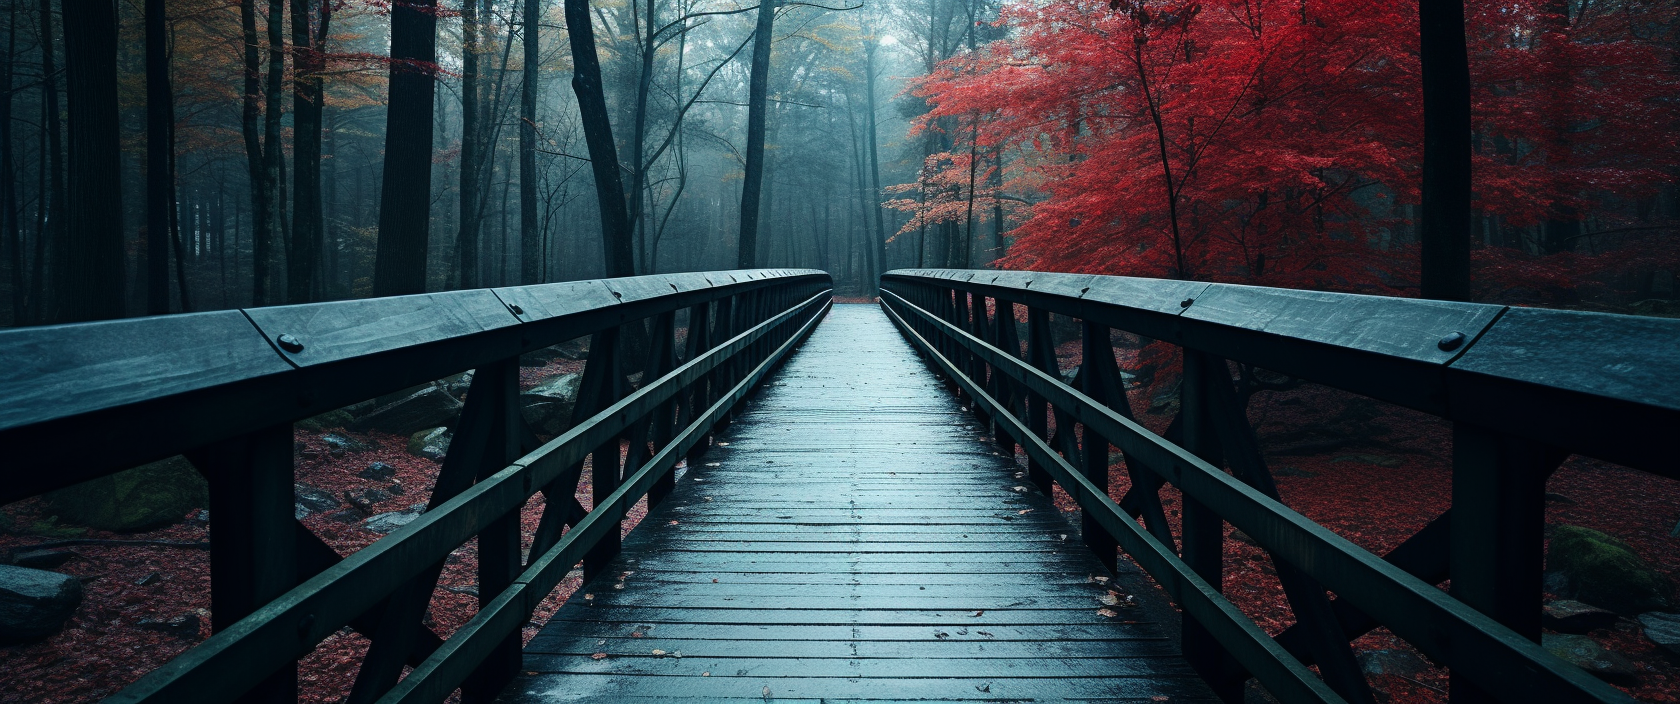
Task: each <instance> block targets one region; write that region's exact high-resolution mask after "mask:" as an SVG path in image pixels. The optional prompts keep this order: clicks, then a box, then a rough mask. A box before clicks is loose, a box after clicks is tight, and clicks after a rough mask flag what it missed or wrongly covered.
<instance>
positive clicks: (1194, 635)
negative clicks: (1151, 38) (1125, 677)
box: [881, 270, 1680, 702]
mask: <svg viewBox="0 0 1680 704" xmlns="http://www.w3.org/2000/svg"><path fill="white" fill-rule="evenodd" d="M881 302H882V305H883V307H884V308H885V309H886V310H887V312H888V315H889V317H891V318H892V319H893V320H894V322H895V323H896V324H898V326H899V327H900V329H901V331H902V332H904V334H905V336H906V337H907V338H908V339H910V341H911V342H912V343H913V344H914V345H915V346H916V347H917V348H918V349H919V350H920V351H921V352H922V353H923V354H924V356H926V357H927V358H928V359H929V362H930V364H932V365H934V366H936V367H937V368H938V369H940V370H941V371H942V372H943V373H944V374H946V375H948V377H949V378H950V380H951V381H953V382H954V383H955V385H956V386H957V387H958V388H959V392H960V393H962V394H963V395H965V396H968V397H970V398H972V400H973V404H974V408H975V410H976V411H977V412H978V413H980V414H981V415H982V416H983V417H985V418H986V419H987V420H988V422H989V423H990V424H991V426H992V430H993V432H994V437H995V438H996V439H997V440H998V441H999V442H1000V443H1002V444H1003V445H1004V447H1005V448H1006V449H1007V450H1008V451H1009V452H1013V451H1014V447H1015V445H1016V444H1017V443H1018V444H1019V445H1020V446H1021V448H1022V449H1023V450H1024V451H1025V453H1026V455H1027V457H1028V458H1029V474H1030V476H1031V477H1032V478H1033V480H1034V481H1035V482H1036V483H1037V484H1038V485H1039V486H1040V487H1042V488H1043V489H1044V490H1046V491H1048V490H1049V488H1050V486H1051V481H1052V480H1053V481H1055V482H1056V483H1059V484H1060V485H1061V486H1062V488H1063V489H1064V490H1066V491H1067V492H1068V493H1069V494H1070V495H1071V496H1072V497H1073V498H1074V499H1075V500H1076V501H1077V502H1078V503H1079V506H1080V507H1081V509H1082V511H1083V521H1084V527H1085V530H1084V531H1083V532H1084V534H1085V540H1086V542H1087V544H1089V545H1091V547H1092V548H1093V549H1094V550H1096V551H1097V552H1098V554H1099V555H1101V556H1103V557H1104V558H1105V559H1107V560H1108V561H1109V564H1110V565H1111V566H1112V565H1113V560H1114V554H1115V545H1116V542H1118V545H1119V546H1120V547H1122V548H1124V549H1125V550H1126V552H1127V554H1129V555H1130V556H1131V557H1132V558H1133V559H1134V560H1136V561H1137V563H1138V564H1139V565H1140V566H1141V567H1143V568H1144V570H1145V571H1147V572H1148V573H1149V574H1151V575H1152V576H1153V577H1155V579H1156V580H1157V581H1158V582H1159V583H1160V584H1161V585H1162V586H1163V587H1164V588H1165V589H1166V591H1167V592H1168V593H1169V594H1171V595H1172V597H1173V599H1174V600H1175V601H1176V602H1177V603H1178V604H1179V606H1180V608H1181V609H1182V612H1183V614H1184V623H1183V643H1184V649H1185V655H1186V656H1187V658H1188V659H1189V660H1190V663H1191V665H1192V666H1193V667H1195V668H1196V670H1197V671H1198V672H1199V673H1200V674H1202V676H1203V677H1204V678H1205V679H1207V680H1208V682H1209V683H1210V684H1211V685H1213V687H1214V688H1215V690H1216V692H1218V693H1219V694H1220V695H1221V696H1222V697H1224V698H1226V699H1227V700H1228V701H1233V700H1240V699H1238V698H1240V691H1241V688H1242V683H1243V682H1244V681H1245V680H1246V679H1247V678H1248V677H1250V676H1253V677H1256V678H1258V679H1259V680H1260V681H1261V682H1262V683H1263V684H1264V685H1265V686H1266V687H1267V688H1268V689H1270V690H1271V691H1272V692H1273V693H1274V694H1276V695H1278V696H1279V697H1281V698H1282V699H1283V700H1284V701H1291V702H1294V701H1332V702H1336V701H1349V702H1370V701H1372V700H1373V697H1372V694H1371V692H1370V689H1369V686H1368V684H1367V682H1366V680H1365V679H1364V676H1363V674H1362V673H1361V671H1360V669H1359V667H1358V665H1357V663H1356V662H1355V660H1354V655H1353V653H1352V650H1351V648H1350V646H1349V642H1350V641H1352V640H1353V639H1356V638H1358V637H1360V636H1361V635H1363V634H1365V633H1367V632H1369V631H1371V630H1372V629H1374V628H1376V627H1378V626H1382V627H1386V628H1387V629H1389V631H1391V632H1392V633H1394V634H1395V635H1396V636H1398V637H1400V638H1402V639H1404V640H1406V641H1408V642H1410V643H1411V644H1412V645H1414V646H1416V647H1417V648H1418V649H1419V650H1420V651H1422V652H1423V653H1424V654H1426V655H1428V656H1429V657H1430V658H1432V659H1434V660H1435V661H1436V662H1439V663H1442V664H1444V665H1446V666H1447V667H1449V668H1450V672H1451V678H1452V679H1451V683H1452V687H1451V690H1452V697H1453V699H1454V700H1455V701H1486V700H1498V701H1512V702H1579V701H1599V702H1612V701H1618V702H1625V701H1631V699H1630V698H1629V697H1627V695H1625V694H1623V693H1622V692H1621V691H1620V690H1617V689H1615V688H1613V687H1611V686H1609V685H1607V684H1605V683H1603V682H1601V681H1599V680H1597V679H1595V678H1593V677H1592V676H1590V675H1589V674H1587V673H1586V672H1584V671H1582V670H1581V669H1579V668H1577V667H1575V666H1573V665H1570V664H1568V663H1566V662H1564V661H1562V660H1561V659H1559V658H1557V657H1556V656H1554V655H1552V654H1551V653H1549V652H1547V651H1546V650H1544V649H1543V648H1541V647H1540V645H1539V644H1538V641H1539V639H1540V633H1541V627H1540V614H1541V599H1542V592H1543V587H1542V579H1543V577H1542V573H1543V569H1544V533H1543V531H1544V519H1545V499H1544V493H1545V481H1546V479H1547V477H1549V476H1550V475H1551V474H1552V472H1553V471H1554V470H1556V469H1557V467H1558V466H1559V465H1560V464H1561V463H1562V462H1563V460H1565V459H1566V458H1567V457H1568V456H1569V455H1570V454H1572V453H1580V454H1583V455H1588V456H1592V457H1597V458H1600V459H1604V460H1607V461H1611V462H1615V463H1619V464H1622V465H1625V466H1628V467H1631V468H1635V469H1639V470H1644V471H1647V472H1652V473H1656V474H1659V475H1662V476H1666V477H1671V478H1680V463H1677V462H1675V461H1674V459H1673V448H1672V439H1671V437H1670V436H1671V433H1665V432H1662V431H1661V430H1660V429H1663V428H1670V429H1672V428H1676V427H1680V374H1677V373H1676V372H1675V370H1676V369H1677V368H1680V365H1677V363H1680V350H1676V348H1675V344H1674V343H1675V341H1676V340H1680V320H1666V319H1654V318H1641V317H1632V316H1617V315H1605V314H1596V313H1581V312H1571V311H1556V310H1539V309H1527V308H1514V307H1504V306H1494V305H1480V304H1470V303H1450V302H1440V301H1422V300H1412V299H1396V298H1383V297H1375V296H1359V295H1347V294H1335V293H1323V292H1314V291H1297V290H1286V289H1270V288H1260V287H1252V286H1236V285H1224V284H1207V283H1197V282H1190V281H1169V280H1153V279H1137V278H1125V277H1108V276H1092V275H1078V274H1046V273H1035V272H1014V271H971V270H898V271H893V272H888V273H887V274H885V275H883V276H882V294H881ZM1017 306H1020V307H1024V308H1025V311H1024V312H1025V315H1026V320H1027V333H1026V339H1025V340H1024V342H1025V345H1024V346H1025V352H1024V354H1023V352H1022V351H1021V350H1022V342H1023V341H1022V340H1020V339H1019V333H1018V332H1017V329H1016V324H1015V321H1016V311H1017V310H1018V309H1017ZM1051 314H1056V315H1059V316H1068V317H1071V318H1076V319H1079V320H1080V321H1081V323H1082V339H1083V342H1082V345H1083V350H1082V352H1083V354H1082V361H1081V366H1080V367H1079V369H1078V370H1077V373H1076V376H1075V377H1074V378H1073V380H1072V382H1071V383H1064V381H1063V379H1062V377H1061V374H1060V373H1059V370H1058V369H1057V366H1056V356H1055V354H1056V353H1055V349H1054V346H1053V340H1052V338H1051V334H1050V318H1049V316H1050V315H1051ZM1111 329H1120V330H1125V331H1129V332H1132V333H1136V334H1138V335H1140V336H1142V337H1145V338H1151V339H1155V340H1161V341H1165V342H1168V343H1173V344H1176V345H1179V346H1181V347H1182V351H1183V355H1184V356H1183V360H1184V364H1183V374H1184V378H1183V382H1182V385H1181V387H1180V411H1179V416H1178V418H1177V419H1176V420H1175V421H1174V423H1173V426H1172V428H1171V429H1170V430H1169V431H1168V435H1170V436H1172V437H1174V438H1175V439H1176V442H1173V441H1168V440H1166V439H1163V438H1162V437H1160V436H1157V435H1155V434H1154V433H1151V432H1150V431H1148V430H1147V429H1145V428H1144V427H1143V426H1141V425H1140V424H1138V423H1137V421H1136V419H1135V417H1134V415H1133V412H1132V407H1131V404H1130V402H1129V401H1128V399H1127V397H1126V391H1125V385H1124V384H1123V383H1122V381H1121V375H1120V370H1119V368H1118V366H1117V364H1116V362H1115V357H1114V354H1113V349H1112V347H1111V345H1110V342H1109V340H1110V330H1111ZM1023 357H1024V359H1023ZM1229 362H1239V363H1243V364H1249V365H1254V366H1255V367H1259V368H1263V369H1267V370H1271V371H1274V372H1279V373H1283V374H1287V375H1289V376H1292V377H1296V378H1298V379H1303V380H1307V381H1312V382H1317V383H1322V384H1325V385H1328V386H1331V387H1336V388H1340V389H1344V390H1347V391H1351V392H1355V393H1358V394H1362V395H1365V396H1369V397H1371V398H1375V399H1379V400H1382V401H1387V402H1390V403H1394V404H1398V405H1400V406H1404V407H1408V408H1412V409H1416V410H1419V411H1423V412H1425V413H1429V414H1432V415H1435V416H1438V417H1441V418H1444V419H1446V420H1448V421H1451V423H1452V428H1453V456H1452V463H1453V475H1452V507H1451V508H1450V509H1449V510H1447V511H1446V512H1444V513H1442V514H1441V515H1440V516H1438V517H1437V518H1435V519H1434V520H1433V521H1431V522H1430V523H1429V524H1428V525H1427V526H1426V527H1425V528H1423V529H1422V530H1421V531H1419V532H1418V533H1417V534H1415V535H1413V536H1412V537H1411V538H1409V539H1408V540H1406V541H1405V542H1403V543H1402V544H1401V545H1400V546H1398V547H1397V548H1395V549H1393V550H1392V551H1390V552H1388V553H1387V554H1386V555H1383V556H1380V557H1379V556H1377V555H1374V554H1372V553H1370V552H1368V551H1366V550H1364V549H1363V548H1360V547H1358V546H1356V545H1354V544H1353V543H1351V542H1349V541H1348V540H1346V539H1343V538H1342V537H1340V536H1338V535H1337V534H1336V533H1334V532H1332V531H1330V530H1328V529H1326V528H1324V527H1323V526H1320V525H1318V524H1316V523H1314V522H1312V521H1311V520H1309V519H1307V518H1306V517H1304V516H1302V515H1301V514H1299V513H1297V512H1295V511H1293V510H1291V509H1289V508H1288V507H1287V506H1285V505H1283V504H1282V503H1281V502H1280V501H1279V500H1278V492H1277V489H1276V486H1275V484H1274V483H1273V481H1272V476H1271V474H1270V472H1269V471H1268V469H1267V467H1266V462H1265V459H1264V457H1263V455H1262V453H1261V451H1260V446H1259V444H1258V441H1257V439H1256V437H1255V435H1254V432H1253V429H1252V427H1251V426H1250V425H1249V422H1248V419H1247V417H1246V415H1245V414H1244V413H1243V411H1242V404H1241V402H1240V400H1239V399H1238V396H1237V390H1236V389H1234V388H1233V379H1232V375H1231V370H1230V368H1229V364H1228V363H1229ZM1052 418H1053V419H1054V425H1053V428H1054V432H1053V433H1052V432H1050V431H1051V428H1052V425H1051V422H1050V421H1051V419H1052ZM1076 426H1078V427H1081V428H1083V432H1076V431H1075V427H1076ZM1110 445H1113V446H1115V447H1117V448H1118V449H1120V450H1121V451H1122V453H1123V456H1124V459H1125V467H1126V470H1127V472H1128V476H1129V478H1130V481H1131V489H1130V490H1129V491H1128V493H1127V494H1126V495H1125V496H1124V497H1123V498H1122V499H1121V500H1120V501H1118V502H1116V501H1113V500H1112V499H1110V497H1109V495H1108V458H1109V448H1110ZM1224 467H1229V468H1230V469H1231V473H1229V474H1228V473H1226V471H1225V470H1224ZM1165 484H1172V485H1173V486H1175V487H1177V488H1178V489H1179V490H1180V491H1181V492H1182V494H1183V496H1184V502H1183V511H1182V515H1181V519H1180V531H1179V533H1180V534H1179V536H1177V540H1178V542H1176V543H1175V537H1174V535H1173V533H1172V526H1170V525H1169V523H1168V521H1167V519H1166V516H1165V513H1164V511H1163V509H1162V506H1161V501H1160V498H1159V490H1160V489H1161V488H1162V487H1163V486H1164V485H1165ZM1140 520H1141V522H1142V525H1141V526H1140V523H1139V522H1140ZM1226 522H1229V523H1230V524H1232V525H1233V526H1235V527H1236V528H1238V529H1240V530H1242V531H1243V532H1244V533H1246V534H1247V535H1249V536H1251V537H1252V538H1253V539H1254V540H1255V541H1256V542H1258V543H1259V544H1260V545H1261V546H1262V548H1263V549H1264V550H1265V551H1266V552H1267V553H1268V554H1269V555H1270V557H1271V558H1272V563H1273V564H1274V565H1275V566H1276V568H1277V572H1278V577H1279V581H1280V582H1281V585H1282V588H1283V590H1284V594H1285V596H1286V598H1287V601H1288V603H1289V604H1290V607H1291V609H1292V611H1293V612H1294V616H1295V619H1296V623H1295V625H1294V626H1291V627H1290V628H1288V629H1286V630H1284V631H1283V632H1282V633H1280V634H1278V635H1277V636H1276V637H1275V638H1274V637H1272V636H1269V635H1267V634H1266V633H1265V632H1264V631H1262V630H1260V629H1259V628H1258V627H1257V626H1256V625H1255V624H1254V623H1253V622H1252V621H1250V620H1249V619H1248V618H1246V617H1245V616H1244V615H1243V614H1242V612H1241V611H1239V610H1238V609H1236V608H1235V607H1234V606H1233V605H1232V604H1231V603H1230V602H1229V601H1227V600H1226V599H1225V598H1224V597H1223V596H1222V595H1221V594H1220V593H1219V592H1220V585H1221V582H1222V574H1221V570H1222V558H1223V553H1224V540H1225V531H1224V527H1223V524H1224V523H1226ZM1449 578H1450V579H1451V594H1450V595H1449V594H1448V593H1447V592H1446V591H1443V590H1442V589H1440V588H1439V587H1438V586H1437V585H1439V584H1442V583H1443V582H1445V581H1447V580H1448V579H1449ZM1326 590H1330V591H1331V592H1333V593H1334V595H1335V596H1334V598H1332V597H1330V596H1329V595H1328V594H1327V593H1326ZM1309 665H1317V666H1318V668H1319V673H1320V675H1321V676H1322V678H1321V677H1318V676H1314V674H1313V673H1312V672H1311V671H1310V670H1308V669H1307V668H1308V666H1309Z"/></svg>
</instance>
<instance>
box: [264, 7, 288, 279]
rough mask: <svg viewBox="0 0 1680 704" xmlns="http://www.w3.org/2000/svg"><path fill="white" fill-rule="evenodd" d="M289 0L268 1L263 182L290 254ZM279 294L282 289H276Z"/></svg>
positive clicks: (268, 264)
mask: <svg viewBox="0 0 1680 704" xmlns="http://www.w3.org/2000/svg"><path fill="white" fill-rule="evenodd" d="M285 9H286V7H285V0H268V22H267V28H268V77H267V80H266V81H265V83H264V85H263V183H264V185H265V186H267V188H268V194H267V196H268V198H269V199H270V202H271V203H272V204H273V205H272V207H271V208H270V210H269V217H270V218H271V219H272V220H273V222H272V224H270V225H269V228H270V232H275V231H278V232H280V234H281V239H282V241H281V243H280V244H281V247H282V249H281V251H282V252H283V253H285V254H288V255H289V254H290V252H291V247H290V244H291V242H290V240H288V239H287V235H288V234H289V233H288V231H287V228H286V226H285V224H286V223H285V212H286V191H285V188H286V186H285V184H284V183H282V182H281V179H283V178H285V176H284V174H283V173H282V170H283V169H285V166H284V165H283V164H282V163H281V162H282V160H283V159H284V158H285V156H284V152H283V151H282V148H283V147H284V145H283V144H282V143H281V141H280V117H281V112H282V110H281V107H280V101H282V100H284V99H285V94H286V90H285V88H286V33H285V29H286V14H285ZM261 259H262V260H263V262H264V266H265V269H267V268H272V266H273V259H274V255H273V252H272V251H271V250H270V249H268V248H265V249H264V250H263V253H262V257H261ZM267 283H268V285H269V286H273V287H276V288H277V287H278V286H279V284H280V281H279V279H278V278H277V277H272V276H271V277H270V279H269V281H268V282H267ZM276 293H278V292H276Z"/></svg>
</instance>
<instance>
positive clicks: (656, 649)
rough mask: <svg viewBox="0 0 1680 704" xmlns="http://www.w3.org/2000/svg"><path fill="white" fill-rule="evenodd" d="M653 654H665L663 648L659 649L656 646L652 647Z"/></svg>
mask: <svg viewBox="0 0 1680 704" xmlns="http://www.w3.org/2000/svg"><path fill="white" fill-rule="evenodd" d="M653 654H654V655H664V654H665V651H663V650H660V649H658V648H654V649H653Z"/></svg>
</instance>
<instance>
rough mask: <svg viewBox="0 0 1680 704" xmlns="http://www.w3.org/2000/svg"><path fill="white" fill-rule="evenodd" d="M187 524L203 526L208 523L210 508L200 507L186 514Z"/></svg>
mask: <svg viewBox="0 0 1680 704" xmlns="http://www.w3.org/2000/svg"><path fill="white" fill-rule="evenodd" d="M187 525H189V526H199V527H201V528H202V527H204V526H207V525H210V510H209V509H204V508H201V509H199V510H197V511H193V512H192V513H190V514H187Z"/></svg>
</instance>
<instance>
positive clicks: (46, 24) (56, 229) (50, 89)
mask: <svg viewBox="0 0 1680 704" xmlns="http://www.w3.org/2000/svg"><path fill="white" fill-rule="evenodd" d="M38 14H39V15H40V19H41V120H42V122H43V125H42V130H43V132H45V135H46V136H45V142H46V144H45V145H44V146H45V147H46V149H45V150H44V152H45V153H44V154H42V156H41V161H42V164H43V167H44V169H45V171H46V177H47V178H46V183H45V184H44V186H45V188H43V189H42V190H43V199H44V200H45V201H46V207H44V208H41V209H40V212H41V213H42V214H43V215H44V216H45V217H46V220H45V222H43V223H41V224H42V225H43V227H42V229H41V231H40V232H39V233H37V238H36V240H35V264H34V267H33V268H34V274H35V275H34V277H33V278H34V279H35V281H34V296H33V297H34V299H35V300H34V305H33V306H32V307H33V308H34V310H33V311H31V315H32V318H33V320H34V321H35V322H42V321H44V320H47V319H48V318H49V317H51V315H52V313H51V312H49V311H48V309H47V296H48V293H47V287H46V282H47V272H46V263H47V259H48V258H49V256H50V257H52V258H54V259H55V260H56V263H55V264H54V266H53V270H54V271H53V274H54V275H55V276H58V275H62V274H63V273H64V263H65V262H66V261H67V260H66V259H65V258H64V248H65V246H66V244H67V242H66V237H67V234H68V233H67V232H66V228H65V225H66V222H67V220H68V219H67V218H66V217H65V213H64V207H65V201H66V200H67V198H66V197H65V185H64V130H63V126H64V115H63V112H62V111H61V110H59V106H58V67H57V66H58V57H57V54H58V52H57V50H56V49H54V48H53V44H54V41H53V37H54V36H56V32H55V31H54V30H53V8H52V0H41V4H40V7H39V12H38ZM48 243H51V246H50V247H49V246H48Z"/></svg>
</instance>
